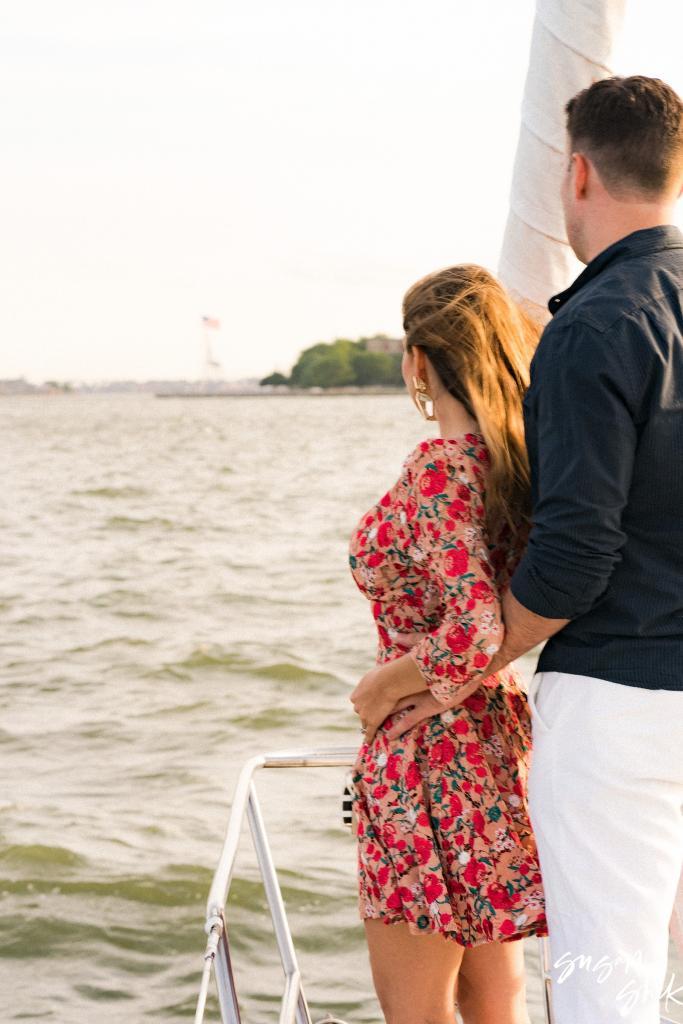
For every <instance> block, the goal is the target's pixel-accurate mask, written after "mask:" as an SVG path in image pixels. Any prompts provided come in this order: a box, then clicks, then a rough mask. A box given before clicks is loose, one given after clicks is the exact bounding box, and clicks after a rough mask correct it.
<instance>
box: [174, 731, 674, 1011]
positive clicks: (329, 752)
mask: <svg viewBox="0 0 683 1024" xmlns="http://www.w3.org/2000/svg"><path fill="white" fill-rule="evenodd" d="M357 753H358V751H357V749H356V748H354V747H331V748H324V749H321V750H304V751H301V750H296V751H286V750H283V751H276V752H274V753H271V754H262V755H258V756H256V757H252V758H250V759H249V760H248V761H247V762H246V764H245V765H244V767H243V768H242V771H241V772H240V775H239V778H238V780H237V786H236V787H235V795H234V798H233V802H232V808H231V811H230V818H229V820H228V827H227V832H226V835H225V840H224V843H223V849H222V851H221V855H220V859H219V861H218V866H217V868H216V872H215V874H214V877H213V882H212V884H211V890H210V892H209V897H208V900H207V904H206V922H205V925H204V928H205V931H206V933H207V935H208V940H207V943H206V950H205V952H204V970H203V973H202V978H201V984H200V989H199V997H198V999H197V1010H196V1013H195V1018H194V1019H195V1024H203V1021H204V1012H205V1008H206V999H207V995H208V991H209V983H210V978H211V968H212V966H213V967H214V973H215V978H216V989H217V993H218V1004H219V1007H220V1013H221V1021H222V1022H223V1024H243V1022H242V1017H241V1015H240V1008H239V1003H238V999H237V989H236V986H235V978H234V974H233V969H232V958H231V954H230V941H229V937H228V930H227V925H226V904H227V900H228V896H229V893H230V885H231V882H232V876H233V870H234V866H235V858H236V856H237V850H238V847H239V842H240V836H241V832H242V824H243V822H244V816H245V814H246V815H247V818H248V821H249V829H250V832H251V837H252V841H253V844H254V850H255V852H256V858H257V861H258V866H259V870H260V873H261V879H262V881H263V886H264V890H265V893H266V899H267V901H268V907H269V909H270V914H271V918H272V921H273V927H274V930H275V939H276V942H277V947H278V951H279V954H280V960H281V962H282V968H283V971H284V975H285V988H284V992H283V995H282V1002H281V1004H280V1016H279V1024H313V1021H312V1019H311V1014H310V1011H309V1008H308V1003H307V1002H306V997H305V995H304V990H303V985H302V981H301V972H300V970H299V964H298V961H297V957H296V952H295V950H294V943H293V941H292V933H291V931H290V928H289V923H288V921H287V914H286V911H285V905H284V902H283V899H282V893H281V891H280V883H279V881H278V877H277V872H276V870H275V865H274V864H273V858H272V856H271V852H270V846H269V844H268V836H267V834H266V829H265V825H264V822H263V817H262V815H261V809H260V806H259V801H258V797H257V794H256V787H255V785H254V775H255V773H256V772H257V771H258V770H259V769H261V768H349V767H350V766H351V765H352V764H353V763H354V761H355V759H356V755H357ZM537 941H538V943H539V969H540V974H541V982H542V989H543V1009H544V1013H545V1020H546V1024H554V1018H553V1011H552V1001H551V974H550V947H549V943H548V940H547V939H546V938H545V937H542V938H539V939H538V940H537ZM316 1024H346V1022H345V1021H342V1020H341V1019H340V1018H338V1017H334V1016H332V1015H330V1014H328V1015H327V1016H326V1017H324V1018H323V1019H322V1020H321V1021H317V1022H316ZM660 1024H674V1022H673V1021H669V1020H667V1019H665V1018H664V1017H662V1018H661V1021H660Z"/></svg>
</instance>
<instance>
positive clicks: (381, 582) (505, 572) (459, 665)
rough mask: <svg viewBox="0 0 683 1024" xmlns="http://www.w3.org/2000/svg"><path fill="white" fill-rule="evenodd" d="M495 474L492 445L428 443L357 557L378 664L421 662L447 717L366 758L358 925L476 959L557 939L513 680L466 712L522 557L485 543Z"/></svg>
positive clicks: (358, 765) (365, 748)
mask: <svg viewBox="0 0 683 1024" xmlns="http://www.w3.org/2000/svg"><path fill="white" fill-rule="evenodd" d="M488 466H489V453H488V449H487V448H486V444H485V442H484V439H483V437H482V435H481V434H478V433H468V434H464V435H462V436H461V437H459V438H445V439H444V438H430V439H428V440H425V441H421V442H420V443H419V444H418V445H417V446H416V447H415V449H414V450H413V451H412V452H410V454H409V455H408V456H407V457H406V459H405V460H404V463H403V466H402V472H401V475H400V477H399V479H398V481H397V482H396V483H395V484H394V486H393V487H392V488H391V489H390V490H389V491H387V493H386V494H384V495H383V496H382V497H381V498H380V500H379V501H378V502H377V504H376V505H374V506H373V507H372V508H371V509H370V510H369V511H368V512H366V513H365V515H364V516H363V517H362V518H361V520H360V522H359V524H358V526H357V527H356V528H355V530H354V531H353V533H352V536H351V541H350V548H349V561H350V565H351V572H352V575H353V578H354V579H355V581H356V583H357V585H358V587H359V588H360V590H361V591H362V592H363V593H364V595H365V596H366V597H367V598H368V599H369V600H370V601H371V604H372V613H373V616H374V619H375V623H376V626H377V632H378V647H377V659H376V660H377V663H378V664H379V663H383V662H386V661H390V660H391V659H393V658H397V657H400V656H401V655H403V654H406V653H409V655H410V657H412V658H413V659H414V660H415V662H416V664H417V666H418V668H419V669H420V671H421V673H422V675H423V676H424V677H425V681H426V683H427V686H428V688H429V690H430V691H431V693H432V695H433V696H434V697H435V698H436V699H437V700H438V701H439V702H440V703H441V704H443V706H444V710H443V712H441V713H438V714H435V715H433V716H432V717H430V718H429V719H427V720H425V721H423V722H421V723H419V724H418V725H416V726H413V727H412V728H411V729H410V730H409V731H408V732H406V733H405V734H404V735H403V736H401V737H399V738H398V739H395V740H392V741H389V740H388V739H387V737H386V732H387V731H388V730H389V729H390V728H391V726H392V725H393V724H394V722H396V721H398V720H399V719H400V717H401V716H402V715H403V714H405V712H402V713H399V714H398V715H394V716H389V717H388V718H387V719H385V721H384V722H383V723H382V725H381V726H380V728H379V730H378V731H377V733H376V735H375V737H374V738H373V740H372V742H371V743H370V744H367V743H363V745H362V746H361V748H360V751H359V753H358V756H357V758H356V762H355V765H354V767H353V782H354V787H355V794H354V798H353V809H354V816H355V821H356V835H357V850H358V879H359V913H360V916H361V918H380V919H382V920H383V921H384V922H385V923H387V924H391V923H393V922H396V921H404V922H407V924H408V927H409V929H410V931H411V932H414V933H427V932H439V933H441V934H443V935H444V936H446V937H447V938H449V939H452V940H454V941H456V942H458V943H459V944H461V945H463V946H476V945H479V944H481V943H484V942H491V941H500V942H506V941H512V940H516V939H521V938H524V937H525V936H529V935H547V934H548V932H547V924H546V918H545V904H544V898H543V888H542V881H541V874H540V869H539V862H538V855H537V851H536V844H535V841H534V837H533V833H532V829H531V824H530V821H529V816H528V807H527V794H526V784H527V774H528V770H529V765H530V755H531V723H530V717H529V712H528V708H527V702H526V695H525V693H524V691H523V690H522V689H521V688H520V685H519V678H518V676H517V674H516V672H515V670H514V669H512V668H511V667H509V666H507V667H506V668H504V669H502V670H501V671H499V672H497V673H494V674H493V675H490V676H488V677H485V678H484V679H483V680H482V681H481V683H480V685H479V686H478V687H477V688H476V689H475V691H474V692H473V693H471V694H470V696H468V697H466V698H465V699H464V701H462V703H456V702H457V701H458V699H459V697H458V695H459V693H460V694H462V693H463V689H464V687H465V686H467V684H468V683H469V682H470V681H471V680H472V677H473V676H475V675H478V674H480V673H481V672H482V670H483V669H485V667H486V665H487V664H488V663H489V662H490V660H491V658H492V657H493V655H494V653H495V652H496V650H497V649H498V647H499V646H500V644H501V642H502V639H503V633H504V625H503V621H502V617H501V607H500V598H499V592H498V589H497V587H498V586H506V585H507V583H508V582H509V579H510V576H511V575H512V572H513V571H514V567H515V565H516V563H517V561H518V560H519V558H520V557H521V552H516V551H514V550H513V549H512V548H511V545H510V543H509V532H508V530H507V528H504V529H503V530H502V531H501V535H500V537H499V538H496V541H495V543H490V542H489V539H488V537H487V535H486V531H485V523H484V499H485V493H486V492H485V482H486V472H487V469H488ZM506 538H507V540H508V543H507V544H506ZM496 581H497V582H496ZM501 581H502V582H501ZM469 689H471V687H469Z"/></svg>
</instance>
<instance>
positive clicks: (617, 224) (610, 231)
mask: <svg viewBox="0 0 683 1024" xmlns="http://www.w3.org/2000/svg"><path fill="white" fill-rule="evenodd" d="M673 223H674V208H673V206H660V207H656V208H655V207H652V206H650V205H649V204H648V205H647V206H646V205H645V204H643V205H640V206H638V207H637V209H636V208H634V209H633V210H632V211H631V214H630V215H627V216H624V215H623V213H620V215H619V217H618V218H611V219H610V218H609V217H607V218H605V219H604V220H603V221H602V223H598V228H597V230H596V232H595V234H594V235H592V236H591V238H590V241H589V243H588V245H587V253H586V255H587V259H586V263H590V262H591V260H593V259H595V257H596V256H599V255H600V253H601V252H604V250H605V249H607V248H609V246H610V245H613V244H614V243H615V242H618V241H620V240H621V239H622V238H626V236H627V235H630V234H632V233H633V232H634V231H642V230H643V229H645V228H656V227H661V226H662V225H666V224H673Z"/></svg>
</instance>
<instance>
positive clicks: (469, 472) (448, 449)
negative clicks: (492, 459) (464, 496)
mask: <svg viewBox="0 0 683 1024" xmlns="http://www.w3.org/2000/svg"><path fill="white" fill-rule="evenodd" d="M488 465H489V453H488V449H487V447H486V443H485V441H484V439H483V437H482V435H481V434H475V433H468V434H463V435H461V436H460V437H457V438H443V437H431V438H427V439H426V440H424V441H419V442H418V443H417V444H416V445H415V447H414V448H413V449H412V451H410V452H409V453H408V455H407V456H406V458H405V459H404V461H403V469H404V472H405V474H406V477H407V480H408V483H409V484H410V485H412V486H414V487H417V489H418V490H419V491H420V493H430V494H434V493H437V494H438V493H439V488H443V489H445V488H446V487H448V486H449V485H450V486H451V487H452V486H456V487H457V486H458V485H459V484H460V485H468V484H473V485H474V486H475V487H476V488H477V489H478V490H480V491H483V490H484V485H485V475H486V470H487V469H488Z"/></svg>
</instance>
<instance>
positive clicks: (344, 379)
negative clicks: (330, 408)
mask: <svg viewBox="0 0 683 1024" xmlns="http://www.w3.org/2000/svg"><path fill="white" fill-rule="evenodd" d="M367 341H368V339H367V338H359V339H358V341H349V340H348V339H347V338H337V340H336V341H332V342H322V341H321V342H318V343H317V344H316V345H311V346H310V347H309V348H306V349H304V350H303V352H302V353H301V355H300V356H299V358H298V360H297V361H296V363H295V364H294V366H293V368H292V372H291V373H290V375H289V377H286V376H285V375H284V374H283V373H279V372H276V373H271V374H269V376H267V377H264V378H263V380H261V381H259V383H260V384H287V385H289V386H290V387H296V388H312V387H319V388H338V387H344V386H349V385H354V386H356V387H358V386H360V387H362V386H363V385H371V384H372V385H383V386H385V387H401V386H402V385H403V377H402V375H401V354H400V352H369V351H368V349H367V348H366V345H367Z"/></svg>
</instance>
